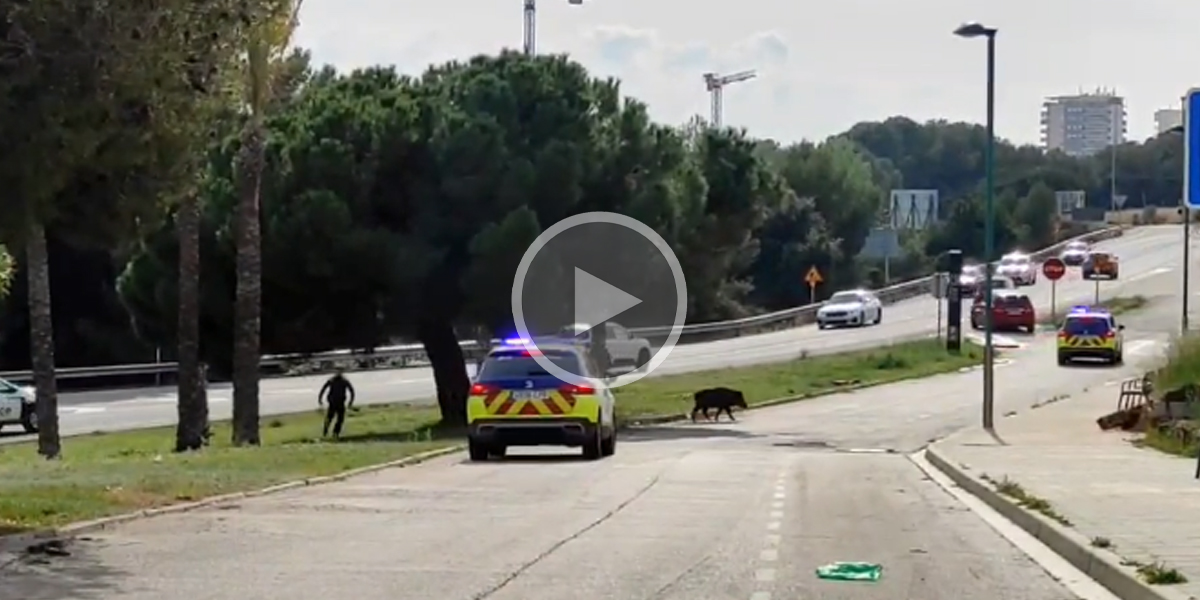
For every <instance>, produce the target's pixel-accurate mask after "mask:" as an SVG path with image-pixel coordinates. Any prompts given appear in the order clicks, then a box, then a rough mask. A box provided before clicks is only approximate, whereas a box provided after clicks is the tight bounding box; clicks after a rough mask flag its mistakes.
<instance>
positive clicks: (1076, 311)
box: [1071, 306, 1092, 315]
mask: <svg viewBox="0 0 1200 600" xmlns="http://www.w3.org/2000/svg"><path fill="white" fill-rule="evenodd" d="M1090 312H1092V308H1091V307H1090V306H1072V307H1071V314H1073V315H1082V314H1087V313H1090Z"/></svg>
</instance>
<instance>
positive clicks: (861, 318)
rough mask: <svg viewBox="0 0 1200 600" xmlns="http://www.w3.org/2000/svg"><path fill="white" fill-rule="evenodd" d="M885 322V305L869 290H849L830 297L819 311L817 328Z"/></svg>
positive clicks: (858, 325) (859, 325)
mask: <svg viewBox="0 0 1200 600" xmlns="http://www.w3.org/2000/svg"><path fill="white" fill-rule="evenodd" d="M881 321H883V303H882V302H880V301H879V298H878V297H876V296H875V294H873V293H871V292H870V291H867V290H848V291H844V292H838V293H836V294H834V295H832V296H830V297H829V299H828V300H826V301H825V303H824V304H822V305H821V308H819V309H817V327H818V328H820V329H825V328H826V327H834V326H842V325H850V326H854V327H861V326H863V325H868V324H870V325H877V324H879V323H880V322H881Z"/></svg>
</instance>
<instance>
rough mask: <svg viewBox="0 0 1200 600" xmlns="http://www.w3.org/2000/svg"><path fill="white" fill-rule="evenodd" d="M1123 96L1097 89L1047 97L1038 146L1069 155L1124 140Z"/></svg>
mask: <svg viewBox="0 0 1200 600" xmlns="http://www.w3.org/2000/svg"><path fill="white" fill-rule="evenodd" d="M1126 132H1127V130H1126V124H1125V99H1124V98H1122V97H1120V96H1118V95H1116V93H1114V92H1112V91H1109V90H1103V89H1099V90H1096V91H1095V92H1092V93H1080V94H1077V95H1074V96H1055V97H1053V98H1047V99H1046V102H1045V103H1043V104H1042V146H1043V147H1045V148H1046V149H1047V150H1062V151H1063V152H1065V153H1066V154H1068V155H1070V156H1090V155H1092V154H1096V153H1097V152H1100V151H1101V150H1104V149H1105V148H1108V147H1109V146H1112V145H1114V144H1121V143H1124V142H1125V134H1126Z"/></svg>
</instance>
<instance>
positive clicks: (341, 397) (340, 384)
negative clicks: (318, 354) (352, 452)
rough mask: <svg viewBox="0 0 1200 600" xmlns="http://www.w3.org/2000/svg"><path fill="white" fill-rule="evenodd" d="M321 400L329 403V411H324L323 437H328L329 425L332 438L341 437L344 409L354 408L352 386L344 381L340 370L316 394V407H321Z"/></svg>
mask: <svg viewBox="0 0 1200 600" xmlns="http://www.w3.org/2000/svg"><path fill="white" fill-rule="evenodd" d="M347 392H349V394H350V397H349V401H347V398H346V393H347ZM322 399H324V400H327V401H328V402H329V409H328V410H326V411H325V429H324V430H323V432H322V434H321V435H323V436H328V435H329V425H330V424H331V423H332V424H333V438H334V439H338V438H340V437H342V423H343V422H345V421H346V409H347V408H348V407H351V406H354V386H353V385H350V380H349V379H346V376H345V375H344V374H343V372H342V370H341V369H338V371H337V373H336V374H335V375H334V376H333V377H330V378H329V380H328V381H326V382H325V385H324V386H322V387H321V393H319V394H317V406H323V405H324V402H323V401H322Z"/></svg>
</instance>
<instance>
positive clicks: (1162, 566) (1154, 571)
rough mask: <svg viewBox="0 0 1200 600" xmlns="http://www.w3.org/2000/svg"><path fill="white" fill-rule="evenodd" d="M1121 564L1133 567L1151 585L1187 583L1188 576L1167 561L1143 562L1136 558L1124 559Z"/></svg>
mask: <svg viewBox="0 0 1200 600" xmlns="http://www.w3.org/2000/svg"><path fill="white" fill-rule="evenodd" d="M1121 565H1122V566H1125V567H1133V568H1134V569H1135V570H1136V571H1137V574H1138V576H1139V577H1141V578H1142V581H1145V582H1146V583H1148V584H1150V585H1177V584H1180V583H1187V581H1188V578H1187V577H1184V575H1183V573H1180V572H1179V571H1178V570H1176V569H1175V568H1173V567H1168V566H1167V565H1166V563H1161V562H1154V563H1143V562H1139V561H1136V560H1128V559H1126V560H1123V561H1121Z"/></svg>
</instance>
